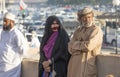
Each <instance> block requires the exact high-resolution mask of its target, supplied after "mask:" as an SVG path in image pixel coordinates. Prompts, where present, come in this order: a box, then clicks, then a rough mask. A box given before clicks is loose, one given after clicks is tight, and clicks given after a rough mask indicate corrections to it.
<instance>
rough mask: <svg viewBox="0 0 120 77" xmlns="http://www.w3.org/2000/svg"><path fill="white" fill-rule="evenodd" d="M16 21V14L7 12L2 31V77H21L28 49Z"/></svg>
mask: <svg viewBox="0 0 120 77" xmlns="http://www.w3.org/2000/svg"><path fill="white" fill-rule="evenodd" d="M14 23H15V16H14V15H13V14H11V13H5V15H4V18H3V29H2V30H1V31H0V77H20V72H21V61H22V57H23V55H24V54H25V52H26V51H27V46H28V45H27V44H26V41H25V38H24V36H23V34H22V33H21V32H20V31H19V30H18V29H16V28H15V27H14Z"/></svg>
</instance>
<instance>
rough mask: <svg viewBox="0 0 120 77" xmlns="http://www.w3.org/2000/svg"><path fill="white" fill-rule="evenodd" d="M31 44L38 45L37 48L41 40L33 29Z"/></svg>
mask: <svg viewBox="0 0 120 77" xmlns="http://www.w3.org/2000/svg"><path fill="white" fill-rule="evenodd" d="M30 46H31V47H37V48H39V47H40V41H39V39H38V36H37V33H36V32H35V31H32V37H31V43H30Z"/></svg>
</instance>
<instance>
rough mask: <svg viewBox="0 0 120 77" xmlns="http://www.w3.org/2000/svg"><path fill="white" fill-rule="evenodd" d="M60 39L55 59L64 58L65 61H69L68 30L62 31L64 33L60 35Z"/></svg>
mask: <svg viewBox="0 0 120 77" xmlns="http://www.w3.org/2000/svg"><path fill="white" fill-rule="evenodd" d="M63 32H64V31H63ZM59 41H60V42H59V45H58V46H59V48H58V49H57V50H56V53H55V55H54V56H53V58H54V61H60V60H64V61H65V62H68V60H69V57H70V54H69V52H68V42H69V36H68V34H67V33H66V32H64V33H62V35H60V39H59Z"/></svg>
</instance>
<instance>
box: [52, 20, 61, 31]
mask: <svg viewBox="0 0 120 77" xmlns="http://www.w3.org/2000/svg"><path fill="white" fill-rule="evenodd" d="M51 29H52V31H53V32H55V31H58V29H59V24H58V22H57V21H53V23H52V25H51Z"/></svg>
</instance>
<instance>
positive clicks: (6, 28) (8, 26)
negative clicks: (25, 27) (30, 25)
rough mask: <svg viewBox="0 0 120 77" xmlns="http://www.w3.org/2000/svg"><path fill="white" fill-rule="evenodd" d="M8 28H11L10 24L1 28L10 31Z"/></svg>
mask: <svg viewBox="0 0 120 77" xmlns="http://www.w3.org/2000/svg"><path fill="white" fill-rule="evenodd" d="M10 29H11V26H10V24H9V25H7V26H3V30H5V31H10Z"/></svg>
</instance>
